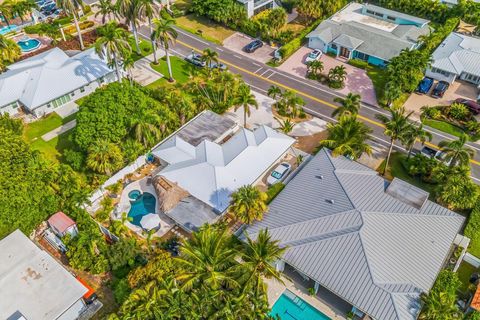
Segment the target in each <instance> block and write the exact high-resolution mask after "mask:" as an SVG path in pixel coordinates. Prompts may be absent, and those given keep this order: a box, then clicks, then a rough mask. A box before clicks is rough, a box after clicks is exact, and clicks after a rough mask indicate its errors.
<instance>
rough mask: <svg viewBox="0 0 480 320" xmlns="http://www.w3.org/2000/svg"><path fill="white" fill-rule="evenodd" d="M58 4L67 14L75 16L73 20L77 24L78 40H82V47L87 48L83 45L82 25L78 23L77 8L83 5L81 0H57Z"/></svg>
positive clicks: (82, 48)
mask: <svg viewBox="0 0 480 320" xmlns="http://www.w3.org/2000/svg"><path fill="white" fill-rule="evenodd" d="M57 5H58V7H59V8H61V9H62V10H63V11H64V12H65V13H66V14H67V15H71V16H73V22H74V24H75V29H76V30H77V35H78V41H79V42H80V49H81V50H85V46H84V45H83V39H82V33H81V30H80V25H79V24H78V19H77V10H78V9H79V8H80V7H81V6H82V3H81V0H57Z"/></svg>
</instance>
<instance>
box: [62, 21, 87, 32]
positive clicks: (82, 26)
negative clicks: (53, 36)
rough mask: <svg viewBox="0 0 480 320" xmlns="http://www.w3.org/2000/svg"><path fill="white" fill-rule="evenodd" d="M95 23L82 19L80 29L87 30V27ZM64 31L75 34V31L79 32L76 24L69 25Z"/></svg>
mask: <svg viewBox="0 0 480 320" xmlns="http://www.w3.org/2000/svg"><path fill="white" fill-rule="evenodd" d="M94 24H95V23H93V21H82V22H80V23H79V27H80V30H85V29H88V28H90V27H93V26H94ZM63 31H64V32H65V33H68V34H73V33H76V32H77V29H76V27H75V25H71V26H68V27H66V28H64V29H63Z"/></svg>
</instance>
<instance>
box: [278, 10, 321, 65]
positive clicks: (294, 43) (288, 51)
mask: <svg viewBox="0 0 480 320" xmlns="http://www.w3.org/2000/svg"><path fill="white" fill-rule="evenodd" d="M320 22H322V20H321V19H320V20H317V21H316V22H315V23H312V24H311V25H310V26H309V27H307V28H305V29H303V30H302V32H300V34H299V35H298V36H296V37H295V38H294V39H292V40H291V41H290V42H288V43H287V44H285V45H283V46H282V48H281V49H280V54H281V55H282V59H284V60H285V59H287V58H288V57H290V56H291V55H292V54H293V53H294V52H295V51H297V50H298V49H300V47H301V46H302V45H303V43H304V42H305V39H306V36H307V35H308V34H309V33H310V32H311V31H312V30H313V29H315V28H316V27H317V26H318V25H319V24H320Z"/></svg>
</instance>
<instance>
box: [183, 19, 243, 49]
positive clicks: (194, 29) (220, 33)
mask: <svg viewBox="0 0 480 320" xmlns="http://www.w3.org/2000/svg"><path fill="white" fill-rule="evenodd" d="M175 20H176V22H177V26H178V27H180V28H182V29H183V30H185V31H188V32H191V33H194V34H198V35H200V36H201V37H202V38H204V39H205V40H207V41H211V42H214V43H217V44H222V43H223V40H225V39H226V38H228V37H230V36H231V35H232V34H234V33H235V31H233V30H230V29H227V28H225V27H222V26H220V25H218V24H216V23H215V22H212V21H210V20H208V19H207V18H205V17H201V16H197V15H194V14H188V15H186V16H182V17H178V18H176V19H175Z"/></svg>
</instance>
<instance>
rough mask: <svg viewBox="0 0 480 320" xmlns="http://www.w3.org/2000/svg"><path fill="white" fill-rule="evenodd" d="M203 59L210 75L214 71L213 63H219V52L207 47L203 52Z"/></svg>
mask: <svg viewBox="0 0 480 320" xmlns="http://www.w3.org/2000/svg"><path fill="white" fill-rule="evenodd" d="M202 61H203V62H205V65H206V67H207V70H208V74H209V75H210V73H211V72H212V63H214V62H215V63H218V53H217V52H216V51H214V50H212V49H210V48H206V49H205V50H203V53H202Z"/></svg>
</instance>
